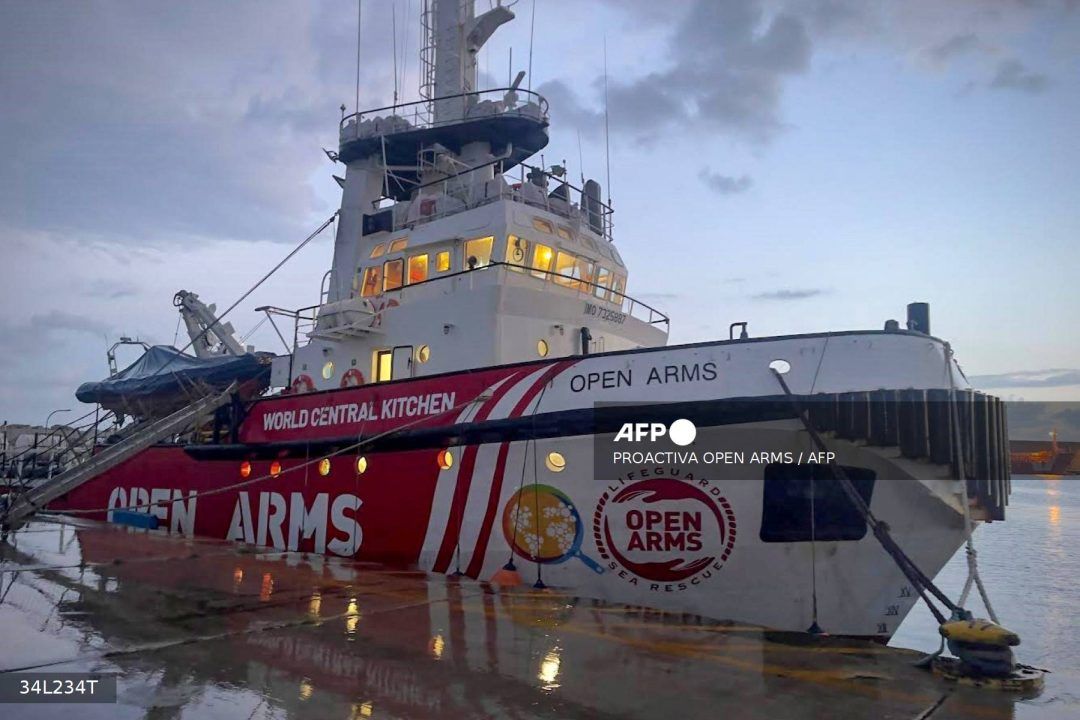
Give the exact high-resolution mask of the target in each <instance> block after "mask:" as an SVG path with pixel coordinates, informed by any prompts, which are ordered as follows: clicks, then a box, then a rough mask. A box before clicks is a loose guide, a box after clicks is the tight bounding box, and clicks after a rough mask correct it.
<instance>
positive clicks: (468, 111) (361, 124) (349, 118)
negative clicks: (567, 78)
mask: <svg viewBox="0 0 1080 720" xmlns="http://www.w3.org/2000/svg"><path fill="white" fill-rule="evenodd" d="M511 94H512V97H513V98H516V99H515V100H514V102H513V103H512V104H511V103H508V102H507V98H508V97H511ZM448 105H450V106H453V109H455V110H459V111H460V115H456V114H455V117H451V118H448V119H446V120H435V119H434V117H433V115H434V114H433V113H429V110H430V109H431V108H433V107H439V108H445V107H447V106H448ZM513 115H517V116H520V117H528V118H532V119H534V120H540V121H543V122H547V120H548V101H547V100H546V99H545V98H544V96H543V95H540V94H539V93H535V92H533V91H531V90H522V89H521V88H517V89H514V88H509V87H505V88H493V89H490V90H478V91H476V92H470V93H458V94H456V95H444V96H442V97H437V98H433V99H430V100H427V99H424V100H415V101H413V102H407V103H397V104H394V105H387V106H385V107H380V108H374V109H371V110H363V111H361V112H355V113H351V114H349V115H344V116H342V118H341V123H340V132H341V139H342V140H345V141H348V140H356V139H360V138H365V137H378V136H379V135H394V134H397V133H401V132H410V131H413V130H426V129H429V128H434V127H441V126H445V125H454V124H457V123H460V122H463V121H468V120H479V119H482V118H485V117H495V116H500V117H506V116H513Z"/></svg>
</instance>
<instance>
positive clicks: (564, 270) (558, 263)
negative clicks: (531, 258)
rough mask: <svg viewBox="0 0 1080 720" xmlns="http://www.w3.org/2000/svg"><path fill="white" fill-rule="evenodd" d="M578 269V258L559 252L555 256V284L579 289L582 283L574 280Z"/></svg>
mask: <svg viewBox="0 0 1080 720" xmlns="http://www.w3.org/2000/svg"><path fill="white" fill-rule="evenodd" d="M576 268H577V258H576V257H574V256H573V255H571V254H570V253H568V252H563V251H561V250H560V251H559V254H558V255H556V256H555V278H554V279H555V282H557V283H558V284H559V285H562V286H563V287H568V288H575V289H577V288H579V287H581V285H580V283H578V282H577V281H575V280H574V273H575V271H576Z"/></svg>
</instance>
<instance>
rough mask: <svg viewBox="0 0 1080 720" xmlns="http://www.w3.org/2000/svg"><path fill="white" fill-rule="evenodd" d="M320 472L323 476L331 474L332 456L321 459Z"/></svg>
mask: <svg viewBox="0 0 1080 720" xmlns="http://www.w3.org/2000/svg"><path fill="white" fill-rule="evenodd" d="M319 474H320V475H322V476H323V477H326V476H327V475H329V474H330V458H323V459H322V460H320V461H319Z"/></svg>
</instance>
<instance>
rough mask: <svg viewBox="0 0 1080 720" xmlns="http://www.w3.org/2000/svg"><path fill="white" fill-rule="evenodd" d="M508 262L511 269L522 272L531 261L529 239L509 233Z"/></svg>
mask: <svg viewBox="0 0 1080 720" xmlns="http://www.w3.org/2000/svg"><path fill="white" fill-rule="evenodd" d="M506 262H508V263H510V266H511V267H510V269H511V270H516V271H517V272H521V271H522V268H524V267H525V265H526V263H528V262H529V241H528V240H526V239H525V238H520V237H518V236H517V235H508V236H507V238H506Z"/></svg>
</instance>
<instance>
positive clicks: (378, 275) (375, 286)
mask: <svg viewBox="0 0 1080 720" xmlns="http://www.w3.org/2000/svg"><path fill="white" fill-rule="evenodd" d="M382 270H383V266H382V264H381V263H379V264H376V265H368V266H367V267H366V268H364V277H363V279H362V280H361V281H360V297H377V296H379V295H382V292H383V289H382V287H383V274H382ZM372 276H374V279H373V282H371V284H370V285H371V287H372V291H371V292H368V286H369V283H368V280H369V279H371V277H372Z"/></svg>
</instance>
